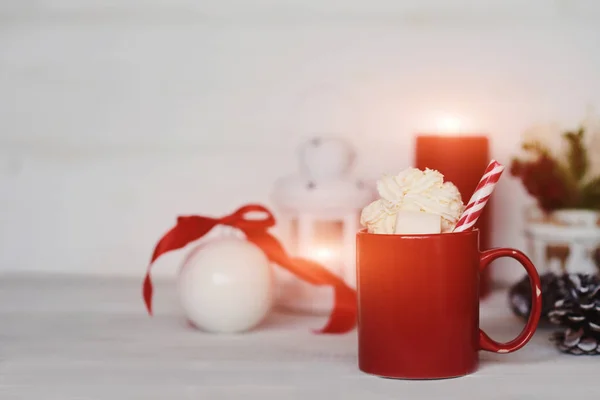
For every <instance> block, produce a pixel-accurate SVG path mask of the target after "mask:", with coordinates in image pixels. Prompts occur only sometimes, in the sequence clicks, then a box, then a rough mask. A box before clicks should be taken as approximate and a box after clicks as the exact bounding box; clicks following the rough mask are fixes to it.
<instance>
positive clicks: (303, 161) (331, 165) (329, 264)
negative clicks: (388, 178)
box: [273, 138, 374, 314]
mask: <svg viewBox="0 0 600 400" xmlns="http://www.w3.org/2000/svg"><path fill="white" fill-rule="evenodd" d="M299 156H300V160H299V162H300V171H299V173H297V174H295V175H292V176H288V177H285V178H282V179H280V180H279V181H278V182H277V183H276V185H275V190H274V193H273V202H274V203H275V209H276V210H277V220H278V227H279V231H280V233H279V234H280V237H281V239H282V240H283V242H284V244H285V247H286V249H287V250H288V251H289V252H290V253H291V254H292V255H293V256H297V257H303V258H307V259H311V260H314V261H317V262H319V263H321V264H322V265H323V266H325V267H326V268H328V269H329V270H330V271H332V272H333V273H335V274H337V275H339V276H340V277H341V278H342V279H343V280H344V281H345V282H346V283H347V284H348V285H349V286H350V287H353V288H354V287H356V261H355V260H356V254H355V251H356V232H357V231H358V230H359V229H360V224H359V221H360V212H361V210H362V208H363V207H364V206H366V205H367V204H368V203H369V202H370V201H372V200H373V194H374V193H373V190H372V189H371V188H369V187H367V186H366V185H365V184H364V183H363V182H362V181H360V180H359V179H357V178H355V177H353V176H351V172H352V166H353V164H354V159H355V152H354V149H353V148H352V146H350V145H349V144H348V143H347V142H345V141H343V140H342V139H338V138H316V139H313V140H311V141H309V142H307V143H305V144H304V145H303V146H301V148H300V154H299ZM278 278H279V279H278V283H279V285H278V286H279V295H278V303H279V304H280V305H281V306H283V307H285V308H288V309H292V310H295V311H302V312H310V313H318V314H324V313H328V312H329V311H330V310H331V307H332V305H333V297H332V294H333V292H332V289H331V288H329V287H317V286H313V285H311V284H308V283H305V282H303V281H301V280H299V279H298V278H296V277H294V276H293V275H291V274H289V273H287V274H286V273H280V274H279V277H278Z"/></svg>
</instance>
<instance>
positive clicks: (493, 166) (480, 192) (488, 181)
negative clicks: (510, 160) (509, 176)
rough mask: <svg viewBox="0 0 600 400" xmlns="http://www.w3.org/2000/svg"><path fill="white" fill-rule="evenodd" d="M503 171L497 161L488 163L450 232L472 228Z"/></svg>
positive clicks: (502, 167)
mask: <svg viewBox="0 0 600 400" xmlns="http://www.w3.org/2000/svg"><path fill="white" fill-rule="evenodd" d="M503 171H504V166H503V165H502V164H500V163H499V162H498V161H496V160H492V162H490V164H489V165H488V166H487V168H486V169H485V172H484V174H483V176H482V177H481V180H480V181H479V184H478V185H477V187H476V188H475V192H474V193H473V196H471V200H469V203H468V204H467V206H466V207H465V210H464V211H463V213H462V215H461V216H460V218H459V219H458V222H457V223H456V226H455V227H454V230H453V231H452V232H464V231H467V230H469V229H471V228H473V225H475V223H476V222H477V219H478V218H479V216H480V215H481V213H482V212H483V208H484V207H485V204H486V203H487V202H488V200H489V199H490V196H491V195H492V192H493V191H494V188H495V187H496V184H497V183H498V181H499V180H500V176H501V175H502V172H503Z"/></svg>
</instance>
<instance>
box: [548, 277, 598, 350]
mask: <svg viewBox="0 0 600 400" xmlns="http://www.w3.org/2000/svg"><path fill="white" fill-rule="evenodd" d="M557 285H558V291H559V298H558V300H557V301H556V302H555V303H554V308H553V309H552V311H550V312H549V313H548V318H549V320H550V322H551V323H553V324H555V325H559V326H561V327H563V328H566V330H565V331H563V332H557V333H555V334H554V335H553V336H552V338H551V340H552V341H553V342H554V343H555V344H556V346H557V347H558V349H559V350H560V351H562V352H565V353H570V354H577V355H579V354H600V278H599V277H598V276H596V275H587V274H568V275H564V276H562V277H560V278H559V279H558V281H557Z"/></svg>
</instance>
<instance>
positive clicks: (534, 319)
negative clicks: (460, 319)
mask: <svg viewBox="0 0 600 400" xmlns="http://www.w3.org/2000/svg"><path fill="white" fill-rule="evenodd" d="M501 257H510V258H513V259H515V260H517V261H518V262H519V263H520V264H521V265H522V266H523V268H525V271H527V275H529V285H530V286H531V312H530V313H529V319H528V320H527V324H526V325H525V327H524V328H523V330H522V331H521V333H520V334H519V336H517V337H516V338H515V339H513V340H511V341H510V342H507V343H498V342H496V341H495V340H493V339H492V338H490V337H489V336H488V335H487V334H486V333H485V332H484V331H482V330H481V329H480V330H479V348H480V350H485V351H491V352H494V353H512V352H513V351H517V350H519V349H520V348H521V347H523V346H525V344H527V342H529V340H530V339H531V337H532V336H533V334H534V333H535V330H536V328H537V326H538V322H539V320H540V315H541V312H542V289H541V284H540V276H539V275H538V272H537V270H536V268H535V266H534V265H533V263H532V262H531V260H530V259H529V258H528V257H527V256H526V255H525V254H524V253H523V252H521V251H519V250H515V249H505V248H499V249H489V250H485V251H482V252H481V253H480V256H479V270H480V271H483V269H484V268H485V267H487V266H488V265H490V263H491V262H492V261H494V260H496V259H498V258H501Z"/></svg>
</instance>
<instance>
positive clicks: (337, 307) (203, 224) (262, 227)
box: [143, 204, 356, 333]
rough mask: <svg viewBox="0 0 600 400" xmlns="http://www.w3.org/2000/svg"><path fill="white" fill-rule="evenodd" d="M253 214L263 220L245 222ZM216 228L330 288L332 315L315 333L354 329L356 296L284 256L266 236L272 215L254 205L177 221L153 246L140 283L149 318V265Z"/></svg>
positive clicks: (322, 272) (317, 268)
mask: <svg viewBox="0 0 600 400" xmlns="http://www.w3.org/2000/svg"><path fill="white" fill-rule="evenodd" d="M253 212H260V213H263V214H264V215H265V217H264V218H263V219H250V218H248V214H249V213H253ZM216 225H226V226H230V227H234V228H237V229H239V230H241V231H242V232H243V233H244V235H245V236H246V239H247V240H248V241H249V242H251V243H254V244H255V245H257V246H258V247H260V248H261V249H262V251H263V252H264V253H265V254H266V256H267V258H268V259H269V260H270V261H271V262H273V263H275V264H278V265H279V266H281V267H283V268H285V269H287V270H288V271H290V272H291V273H293V274H294V275H296V276H297V277H299V278H300V279H302V280H304V281H306V282H308V283H311V284H313V285H317V286H332V287H333V289H334V307H333V311H332V312H331V315H330V317H329V321H328V322H327V325H325V327H324V328H322V329H321V330H318V331H317V332H318V333H345V332H348V331H350V330H352V329H353V328H354V326H355V324H356V292H355V291H354V290H353V289H352V288H350V287H349V286H348V285H346V283H345V282H344V281H343V280H342V279H341V278H339V277H338V276H337V275H335V274H334V273H332V272H330V271H329V270H327V269H325V268H324V267H323V266H321V265H319V264H318V263H316V262H313V261H309V260H306V259H302V258H294V257H290V256H288V255H287V253H286V252H285V250H284V248H283V246H282V245H281V243H279V241H278V240H277V239H276V238H275V237H274V236H272V235H271V234H270V233H268V232H267V230H268V229H269V228H270V227H272V226H274V225H275V218H274V217H273V214H271V212H270V211H269V210H268V209H266V208H265V207H263V206H261V205H256V204H250V205H246V206H244V207H241V208H240V209H238V210H237V211H236V212H234V213H233V214H231V215H227V216H225V217H223V218H218V219H216V218H209V217H202V216H195V215H193V216H182V217H179V218H177V224H176V225H175V226H174V227H173V228H172V229H171V230H170V231H169V232H167V233H166V234H165V235H164V236H163V237H162V238H161V239H160V241H159V242H158V244H157V245H156V247H155V249H154V253H153V254H152V259H151V260H150V265H149V266H148V271H147V272H146V278H145V279H144V285H143V296H144V302H145V303H146V308H147V309H148V313H149V314H150V315H152V292H153V289H152V280H151V279H150V269H151V267H152V263H154V261H156V259H157V258H158V257H160V256H161V255H162V254H164V253H167V252H169V251H172V250H177V249H181V248H183V247H185V246H186V245H187V244H189V243H191V242H193V241H195V240H197V239H200V238H201V237H202V236H204V235H206V234H207V233H208V232H209V231H210V230H211V229H212V228H213V227H215V226H216Z"/></svg>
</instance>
